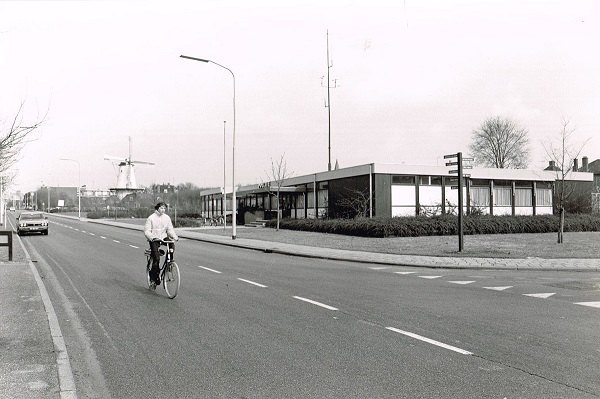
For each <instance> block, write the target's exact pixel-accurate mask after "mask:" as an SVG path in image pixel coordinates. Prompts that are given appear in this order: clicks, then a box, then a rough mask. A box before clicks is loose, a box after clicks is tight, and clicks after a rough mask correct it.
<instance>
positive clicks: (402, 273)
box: [394, 272, 416, 274]
mask: <svg viewBox="0 0 600 399" xmlns="http://www.w3.org/2000/svg"><path fill="white" fill-rule="evenodd" d="M415 273H416V272H394V274H415Z"/></svg>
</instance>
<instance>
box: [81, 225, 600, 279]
mask: <svg viewBox="0 0 600 399" xmlns="http://www.w3.org/2000/svg"><path fill="white" fill-rule="evenodd" d="M75 219H77V218H75ZM82 221H84V219H82ZM85 221H87V222H90V223H97V224H104V225H111V226H114V227H119V228H125V229H130V230H138V231H142V230H143V226H141V225H134V224H128V223H122V222H111V221H105V220H95V219H85ZM178 234H179V236H180V237H182V238H186V239H189V240H195V241H202V242H209V243H213V244H219V245H227V246H230V247H237V248H243V249H249V250H254V251H261V252H265V253H275V254H280V255H289V256H301V257H305V258H313V259H327V260H336V261H344V262H356V263H371V264H379V265H387V266H405V267H419V268H428V269H461V270H535V271H580V272H581V271H587V272H598V271H600V259H589V258H583V259H543V258H468V257H467V258H460V257H435V256H423V255H398V254H381V253H376V252H364V251H348V250H343V249H333V248H321V247H306V246H301V245H296V244H286V243H273V242H270V241H261V240H254V239H249V238H237V239H236V240H232V239H230V238H225V237H222V236H211V235H209V234H204V233H196V232H191V231H187V230H179V231H178ZM248 241H253V243H248ZM286 246H288V247H289V248H288V249H285V248H282V247H286ZM382 258H383V259H382ZM385 258H390V259H385ZM394 258H396V259H394ZM398 258H409V259H398ZM428 259H429V260H431V262H427V260H428ZM561 262H562V263H563V264H559V263H561ZM567 262H575V263H577V264H578V265H573V266H572V265H568V264H566V263H567ZM523 263H529V265H528V264H523ZM535 263H537V265H536V264H535ZM548 263H550V264H555V266H553V267H549V266H545V265H542V264H548ZM581 263H593V265H590V266H580V264H581Z"/></svg>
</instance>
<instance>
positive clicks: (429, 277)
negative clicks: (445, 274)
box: [417, 276, 442, 280]
mask: <svg viewBox="0 0 600 399" xmlns="http://www.w3.org/2000/svg"><path fill="white" fill-rule="evenodd" d="M417 277H420V278H426V279H429V280H433V279H434V278H440V277H442V276H417Z"/></svg>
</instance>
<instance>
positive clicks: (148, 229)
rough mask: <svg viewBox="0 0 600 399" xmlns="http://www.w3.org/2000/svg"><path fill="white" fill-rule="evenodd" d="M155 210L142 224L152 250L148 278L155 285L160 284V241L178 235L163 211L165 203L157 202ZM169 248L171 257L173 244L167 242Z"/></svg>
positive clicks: (174, 237)
mask: <svg viewBox="0 0 600 399" xmlns="http://www.w3.org/2000/svg"><path fill="white" fill-rule="evenodd" d="M154 209H155V212H154V213H153V214H151V215H150V216H148V219H146V224H145V225H144V235H145V236H146V239H147V240H148V242H149V243H150V251H152V269H151V270H150V280H152V281H153V282H154V283H155V284H156V285H160V276H159V275H158V273H159V263H160V252H159V248H160V241H161V240H165V239H166V238H168V239H170V240H172V241H177V240H179V237H177V234H176V233H175V229H174V228H173V223H171V218H170V217H169V215H167V214H166V213H165V212H166V211H167V204H165V203H164V202H159V203H157V204H156V206H155V207H154ZM169 250H170V251H171V259H173V256H174V255H175V244H174V243H172V242H170V243H169Z"/></svg>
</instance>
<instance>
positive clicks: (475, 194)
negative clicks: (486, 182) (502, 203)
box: [471, 187, 490, 206]
mask: <svg viewBox="0 0 600 399" xmlns="http://www.w3.org/2000/svg"><path fill="white" fill-rule="evenodd" d="M471 205H472V206H490V188H489V187H471Z"/></svg>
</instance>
